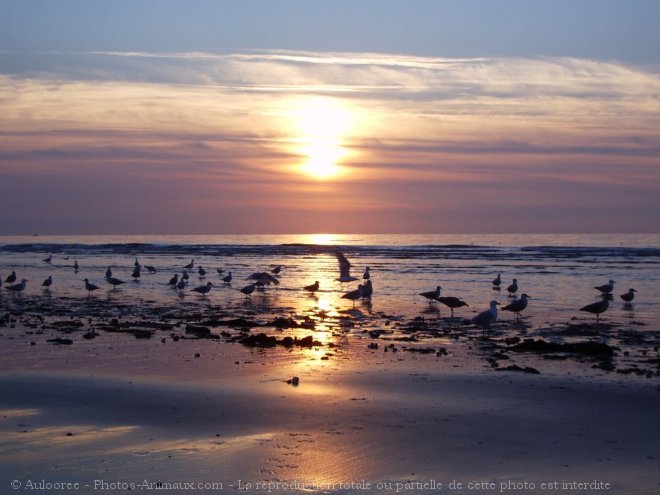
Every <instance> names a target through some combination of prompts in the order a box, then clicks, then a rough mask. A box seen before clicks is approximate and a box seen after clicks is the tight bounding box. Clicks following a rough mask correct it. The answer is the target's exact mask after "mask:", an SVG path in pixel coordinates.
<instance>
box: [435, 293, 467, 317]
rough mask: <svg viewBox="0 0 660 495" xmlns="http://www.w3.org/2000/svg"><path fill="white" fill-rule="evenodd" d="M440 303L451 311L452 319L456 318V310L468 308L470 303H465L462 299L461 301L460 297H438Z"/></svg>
mask: <svg viewBox="0 0 660 495" xmlns="http://www.w3.org/2000/svg"><path fill="white" fill-rule="evenodd" d="M437 299H438V301H440V302H441V303H442V304H444V305H445V306H447V307H448V308H449V309H451V316H452V318H453V317H454V309H456V308H460V307H462V306H468V303H466V302H465V301H463V300H462V299H459V298H458V297H454V296H447V297H439V296H438V298H437Z"/></svg>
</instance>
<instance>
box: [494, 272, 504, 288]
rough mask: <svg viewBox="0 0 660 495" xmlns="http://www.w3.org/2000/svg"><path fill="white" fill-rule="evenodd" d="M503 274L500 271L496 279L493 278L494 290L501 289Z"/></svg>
mask: <svg viewBox="0 0 660 495" xmlns="http://www.w3.org/2000/svg"><path fill="white" fill-rule="evenodd" d="M501 275H502V274H501V273H498V274H497V277H495V280H493V290H500V285H502V277H501Z"/></svg>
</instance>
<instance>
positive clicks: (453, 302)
mask: <svg viewBox="0 0 660 495" xmlns="http://www.w3.org/2000/svg"><path fill="white" fill-rule="evenodd" d="M335 256H336V257H337V261H338V262H339V277H338V278H337V279H336V280H337V281H338V282H341V283H342V284H343V283H349V282H354V281H358V280H359V279H358V278H357V277H354V276H351V267H352V265H351V263H350V262H349V261H348V259H347V258H346V256H344V254H342V253H341V252H336V253H335ZM52 260H53V257H52V255H49V256H48V257H47V258H45V259H44V260H42V261H43V262H44V263H51V262H52ZM73 268H74V270H75V271H76V272H77V271H78V270H80V266H79V264H78V261H75V263H74V265H73ZM194 268H195V260H191V261H190V263H188V264H187V265H185V266H184V267H183V270H182V272H181V276H180V277H179V274H178V273H175V274H174V276H173V277H172V278H171V279H170V280H169V282H168V285H169V286H170V287H172V288H174V289H177V290H179V291H180V292H182V291H184V290H185V288H186V287H187V285H188V280H189V272H191V271H192V270H194ZM142 270H146V271H147V272H149V273H152V274H153V273H156V272H157V270H156V268H155V267H153V266H149V265H142V264H141V263H140V262H139V261H138V259H137V258H136V259H135V263H134V268H133V272H132V274H131V277H132V278H133V279H134V280H139V278H140V277H141V274H142ZM281 270H282V265H278V266H276V267H275V268H273V269H272V270H270V272H255V273H253V274H251V275H250V276H248V277H247V279H246V280H249V281H250V283H249V284H248V285H246V286H245V287H242V288H241V289H239V291H240V292H241V293H242V294H244V295H245V298H250V297H251V296H252V293H253V292H254V291H255V290H256V289H257V288H264V287H265V286H267V285H279V283H280V281H279V280H278V278H277V277H278V276H279V274H280V272H281ZM216 271H217V273H218V275H220V276H222V275H223V274H224V270H222V269H220V268H217V269H216ZM197 273H198V275H199V278H200V279H203V278H205V277H206V274H207V272H206V270H205V269H204V268H203V267H201V266H198V267H197ZM16 280H17V276H16V272H15V271H12V272H11V274H10V275H9V276H8V277H7V278H6V279H5V281H4V282H5V288H6V289H7V290H10V291H12V292H14V293H17V294H18V293H21V292H23V291H24V290H25V288H26V287H27V282H28V280H26V279H22V280H21V281H20V282H18V283H16ZM105 280H106V281H107V282H108V283H109V284H110V285H112V286H113V289H115V288H117V287H118V286H120V285H122V284H124V283H125V282H124V281H123V280H121V279H118V278H116V277H113V273H112V267H108V269H107V270H106V272H105ZM221 280H222V282H223V284H225V285H230V284H231V282H232V280H233V275H232V272H231V271H229V272H228V273H227V274H226V275H224V276H223V277H222V279H221ZM84 282H85V290H87V292H88V294H89V295H91V294H92V292H94V291H95V290H98V289H99V288H100V287H99V286H98V285H96V284H94V283H92V282H90V281H89V279H87V278H85V279H84ZM52 284H53V277H52V276H50V275H49V276H48V278H46V279H45V280H44V281H43V283H42V284H41V285H42V287H43V288H45V289H49V288H50V286H51V285H52ZM492 285H493V289H494V290H501V286H502V277H501V274H498V275H497V277H496V278H495V279H494V280H493V281H492ZM1 286H2V278H0V287H1ZM212 288H213V283H212V282H207V283H206V284H204V285H200V286H198V287H194V288H192V289H190V290H191V291H193V292H196V293H198V294H201V295H206V294H208V293H209V292H210V291H211V289H212ZM594 288H595V289H597V290H598V291H599V292H600V294H601V296H602V299H601V300H600V301H598V302H595V303H592V304H587V305H586V306H584V307H582V308H580V311H585V312H587V313H591V314H594V315H596V322H597V323H598V322H599V318H600V315H601V314H602V313H604V312H605V311H607V309H608V308H609V301H610V300H612V292H613V291H614V280H610V281H609V282H608V283H607V284H604V285H599V286H596V287H594ZM302 289H303V290H304V291H306V292H310V293H314V292H317V291H318V290H319V289H320V284H319V282H318V280H317V281H315V282H314V283H313V284H310V285H306V286H304V287H303V288H302ZM506 290H507V293H508V295H509V296H512V297H515V295H516V293H517V292H518V280H517V279H515V278H514V279H513V280H512V283H511V284H510V285H509V286H508V287H507V288H506ZM373 292H374V289H373V284H372V281H371V273H370V268H369V267H366V268H365V271H364V273H363V275H362V283H360V284H358V287H357V289H355V290H352V291H349V292H346V293H345V294H343V295H342V296H341V298H342V299H347V300H349V301H352V302H353V307H355V302H356V301H359V300H371V296H372V295H373ZM441 292H442V287H441V286H439V285H438V286H437V287H436V288H435V290H432V291H428V292H422V293H420V294H419V295H420V296H422V297H424V298H426V299H427V300H428V302H429V304H433V303H434V302H439V303H441V304H443V305H445V306H447V307H448V308H449V309H450V310H451V316H452V317H453V316H454V310H455V309H458V308H461V307H463V306H468V304H467V303H466V302H465V301H463V300H461V299H459V298H458V297H453V296H442V295H441ZM636 292H637V291H636V290H635V289H633V288H631V289H629V290H628V292H626V293H624V294H621V295H620V297H621V299H622V300H623V301H624V302H625V304H626V305H630V304H631V303H632V301H633V299H634V298H635V293H636ZM530 299H532V298H531V297H530V296H528V295H527V294H521V296H520V297H519V298H516V299H514V300H512V301H511V302H510V303H509V304H507V305H506V306H503V307H502V308H501V309H502V310H503V311H510V312H512V313H514V314H515V315H516V320H519V318H520V313H521V312H522V311H524V310H525V309H526V308H527V305H528V302H529V300H530ZM499 305H500V303H499V302H497V301H496V300H492V301H491V302H490V306H489V308H488V309H486V310H485V311H482V312H481V313H479V314H478V315H476V316H475V317H473V318H471V319H470V322H471V323H472V324H474V325H476V326H478V327H481V328H483V329H488V328H490V326H491V325H492V324H493V323H495V322H496V321H497V306H499Z"/></svg>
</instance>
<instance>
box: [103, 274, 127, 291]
mask: <svg viewBox="0 0 660 495" xmlns="http://www.w3.org/2000/svg"><path fill="white" fill-rule="evenodd" d="M106 280H107V281H108V283H109V284H111V285H112V290H115V289H116V288H117V286H118V285H121V284H123V283H124V281H123V280H119V279H118V278H114V277H108V278H106Z"/></svg>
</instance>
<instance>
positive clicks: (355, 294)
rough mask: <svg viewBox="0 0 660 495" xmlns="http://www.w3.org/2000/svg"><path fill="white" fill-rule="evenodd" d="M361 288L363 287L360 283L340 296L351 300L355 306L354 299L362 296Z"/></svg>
mask: <svg viewBox="0 0 660 495" xmlns="http://www.w3.org/2000/svg"><path fill="white" fill-rule="evenodd" d="M363 289H364V287H363V286H362V284H360V285H358V288H357V289H356V290H352V291H350V292H347V293H346V294H344V295H343V296H341V298H342V299H348V300H350V301H353V307H355V301H357V300H358V299H361V298H362V290H363Z"/></svg>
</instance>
